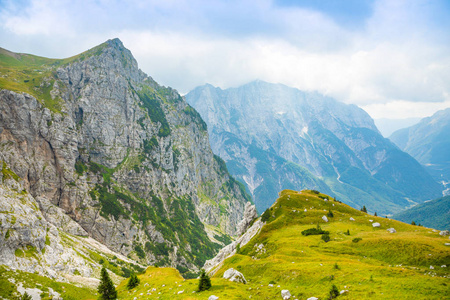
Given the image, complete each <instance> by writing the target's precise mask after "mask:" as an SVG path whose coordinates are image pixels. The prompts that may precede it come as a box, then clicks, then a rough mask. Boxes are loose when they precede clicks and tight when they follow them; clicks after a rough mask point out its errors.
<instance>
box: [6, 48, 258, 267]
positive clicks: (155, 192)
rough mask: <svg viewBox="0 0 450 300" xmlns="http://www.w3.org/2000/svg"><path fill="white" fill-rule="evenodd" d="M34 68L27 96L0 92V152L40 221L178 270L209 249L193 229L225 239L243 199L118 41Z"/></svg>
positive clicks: (190, 119) (195, 123)
mask: <svg viewBox="0 0 450 300" xmlns="http://www.w3.org/2000/svg"><path fill="white" fill-rule="evenodd" d="M19 56H20V55H19ZM40 61H43V63H42V65H39V66H33V68H30V70H29V72H28V73H27V74H28V75H29V78H28V79H27V80H26V82H28V81H30V82H33V84H34V88H32V89H28V86H27V85H25V84H24V85H23V90H25V91H27V92H28V93H21V91H22V90H20V85H19V88H18V91H10V90H5V89H3V90H0V150H1V153H2V159H3V161H4V162H5V163H6V164H7V165H8V166H9V167H10V168H11V170H12V171H13V172H15V174H17V176H18V177H19V178H21V180H22V182H23V187H24V190H25V191H26V192H27V193H29V195H30V196H31V197H33V198H34V199H35V200H36V201H37V204H38V208H39V211H40V212H41V213H42V217H43V219H45V220H46V221H47V222H49V223H51V224H53V225H54V226H56V227H58V228H61V229H63V230H65V231H66V232H67V233H70V234H74V235H81V236H85V235H89V236H91V237H93V238H95V239H96V240H98V241H100V242H101V243H104V244H105V245H107V246H108V247H110V248H111V249H113V250H114V251H117V252H120V253H122V254H124V255H128V256H130V257H132V258H133V259H135V260H138V261H141V262H142V263H145V264H151V263H156V262H158V264H160V265H171V266H180V268H183V270H185V271H187V270H188V269H192V270H196V268H197V266H200V265H202V264H203V262H204V260H205V259H206V258H208V257H211V256H213V255H214V254H215V252H216V251H217V250H218V249H219V248H220V245H219V244H216V243H213V242H212V241H211V240H210V239H208V237H207V234H206V233H205V230H204V224H205V225H212V226H214V227H216V228H217V232H222V233H223V234H228V235H235V234H236V232H237V231H236V230H237V225H238V223H239V222H240V221H241V219H242V216H243V214H244V206H245V203H246V202H247V201H249V200H250V199H249V197H248V196H247V195H246V194H245V191H244V189H243V187H242V186H240V185H239V184H238V183H237V182H236V181H234V179H233V178H231V177H230V176H229V175H228V173H227V170H226V167H225V165H224V163H223V161H221V160H220V158H218V157H216V156H214V155H213V153H212V151H211V149H210V145H209V139H208V133H207V131H206V124H205V123H204V122H203V120H202V119H201V118H200V116H199V115H198V113H197V112H196V111H195V110H194V109H193V108H192V107H190V106H189V105H188V104H187V103H186V102H185V101H184V99H183V98H182V97H181V96H180V95H179V94H178V93H177V92H176V91H175V90H173V89H171V88H165V87H162V86H159V85H158V84H157V83H156V82H155V81H154V80H153V79H152V78H151V77H149V76H147V75H146V74H144V73H143V72H142V71H140V70H139V69H138V66H137V62H136V60H135V59H134V58H133V57H132V55H131V53H130V51H129V50H127V49H126V48H124V46H123V45H122V43H121V42H120V41H119V40H117V39H115V40H109V41H107V42H106V43H104V44H102V45H100V46H98V47H96V48H93V49H91V50H89V51H87V52H84V53H82V54H80V55H78V56H76V57H72V58H70V59H65V60H59V61H55V60H48V61H45V59H41V60H40ZM17 65H18V66H19V67H26V66H22V65H20V63H17ZM12 67H15V66H12ZM6 78H7V79H9V80H11V82H17V79H16V78H9V77H6ZM218 234H219V237H220V235H221V234H220V233H218Z"/></svg>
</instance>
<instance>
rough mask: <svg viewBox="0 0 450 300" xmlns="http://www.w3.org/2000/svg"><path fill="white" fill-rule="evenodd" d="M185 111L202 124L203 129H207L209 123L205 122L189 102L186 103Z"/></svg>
mask: <svg viewBox="0 0 450 300" xmlns="http://www.w3.org/2000/svg"><path fill="white" fill-rule="evenodd" d="M183 112H184V113H185V114H186V115H188V116H190V117H191V119H192V120H193V121H194V122H195V123H196V124H197V125H199V126H200V129H201V130H203V131H206V130H207V129H208V128H207V125H206V123H205V121H203V119H202V117H201V116H200V114H199V113H198V112H197V111H196V110H195V109H194V108H193V107H192V106H190V105H189V104H187V105H186V107H185V108H184V109H183Z"/></svg>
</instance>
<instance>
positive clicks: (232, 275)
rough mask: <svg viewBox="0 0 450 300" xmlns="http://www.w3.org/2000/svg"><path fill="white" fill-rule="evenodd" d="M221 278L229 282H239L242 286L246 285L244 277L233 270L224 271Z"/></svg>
mask: <svg viewBox="0 0 450 300" xmlns="http://www.w3.org/2000/svg"><path fill="white" fill-rule="evenodd" d="M223 278H225V279H228V280H229V281H234V282H240V283H244V284H246V283H247V280H245V277H244V275H242V273H241V272H239V271H237V270H235V269H233V268H230V269H228V270H226V271H225V273H223Z"/></svg>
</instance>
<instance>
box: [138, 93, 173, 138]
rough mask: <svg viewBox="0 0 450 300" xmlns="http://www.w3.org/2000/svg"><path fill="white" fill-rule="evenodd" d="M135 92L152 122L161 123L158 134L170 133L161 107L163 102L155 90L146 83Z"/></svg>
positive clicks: (162, 135) (161, 135)
mask: <svg viewBox="0 0 450 300" xmlns="http://www.w3.org/2000/svg"><path fill="white" fill-rule="evenodd" d="M137 94H138V96H139V99H140V100H141V105H142V107H143V108H145V109H146V110H147V113H148V116H149V117H150V119H151V120H152V122H154V123H160V124H161V127H160V128H159V131H158V136H160V137H166V136H168V135H169V134H170V126H169V123H168V122H167V119H166V115H165V113H164V111H163V109H162V107H161V105H162V102H163V100H162V99H161V96H160V95H159V94H158V92H157V91H155V90H154V89H151V88H150V87H149V86H146V85H144V86H142V88H141V90H139V91H137Z"/></svg>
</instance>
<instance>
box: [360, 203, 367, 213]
mask: <svg viewBox="0 0 450 300" xmlns="http://www.w3.org/2000/svg"><path fill="white" fill-rule="evenodd" d="M361 211H362V212H365V213H367V208H366V206H365V205H364V206H363V207H362V208H361Z"/></svg>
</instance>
